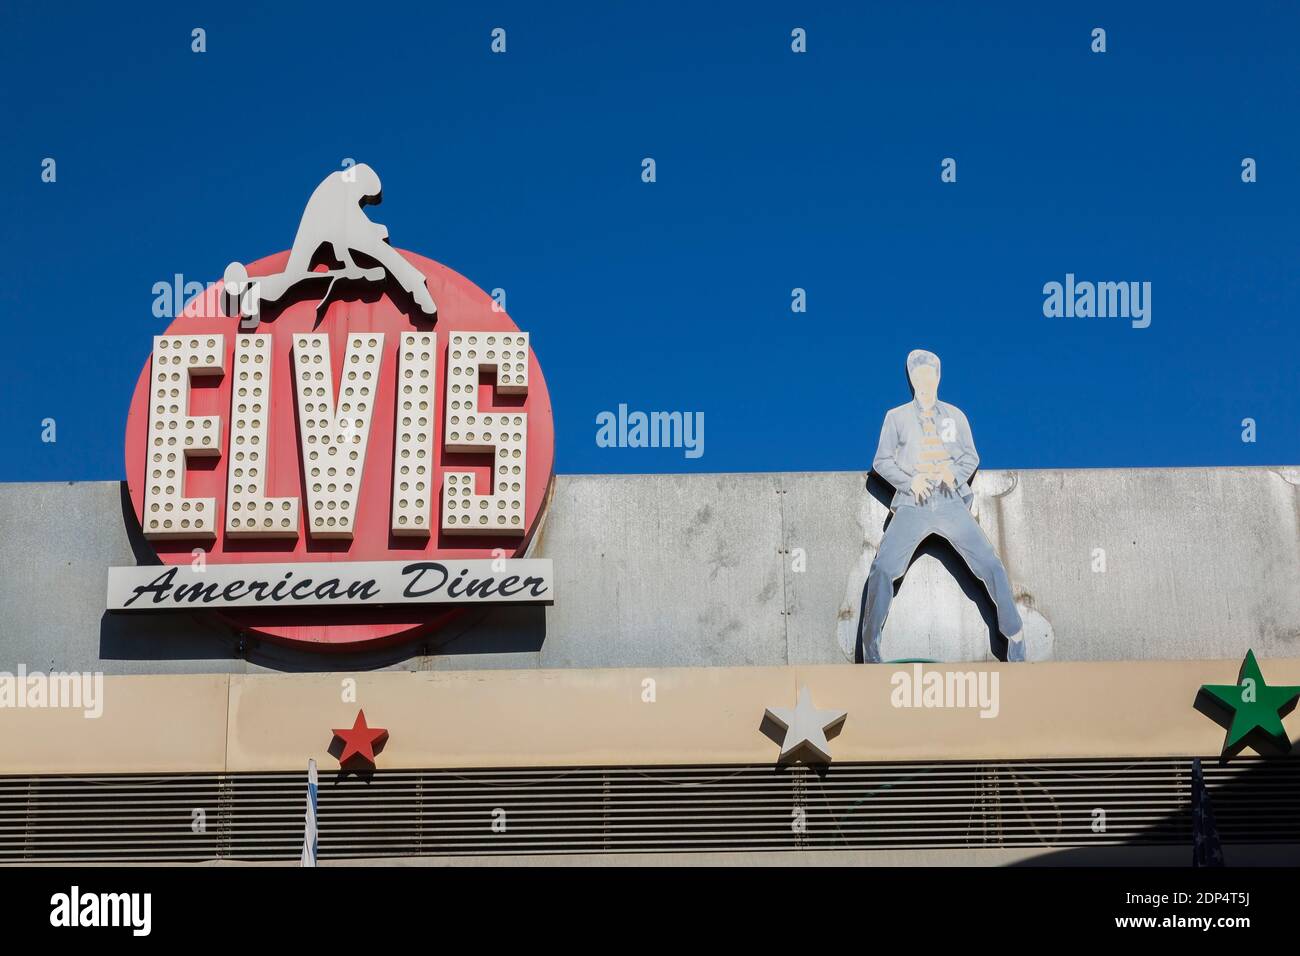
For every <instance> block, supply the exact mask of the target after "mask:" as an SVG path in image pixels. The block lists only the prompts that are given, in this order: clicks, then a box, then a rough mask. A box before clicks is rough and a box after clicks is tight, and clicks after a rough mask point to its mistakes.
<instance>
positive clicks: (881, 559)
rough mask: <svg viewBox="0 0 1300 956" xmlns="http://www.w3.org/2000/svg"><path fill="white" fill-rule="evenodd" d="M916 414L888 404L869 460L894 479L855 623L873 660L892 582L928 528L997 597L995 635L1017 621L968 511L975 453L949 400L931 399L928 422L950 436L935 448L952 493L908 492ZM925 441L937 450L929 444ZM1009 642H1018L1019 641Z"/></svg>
mask: <svg viewBox="0 0 1300 956" xmlns="http://www.w3.org/2000/svg"><path fill="white" fill-rule="evenodd" d="M922 414H923V412H922V409H921V407H920V406H919V405H918V404H917V403H916V402H915V401H911V402H908V403H907V404H906V405H900V406H898V408H893V409H890V411H889V414H887V415H886V416H885V425H884V427H883V428H881V430H880V444H879V446H878V447H877V449H876V458H875V461H874V462H872V468H873V469H874V470H875V472H876V473H877V474H878V475H880V477H882V478H884V479H885V480H886V481H888V482H889V483H890V484H891V485H893V486H894V488H895V493H894V500H893V501H892V502H891V503H890V506H889V507H890V510H891V511H893V512H894V517H893V520H892V521H890V522H889V525H888V527H887V528H886V529H885V534H884V537H883V538H882V539H881V541H880V548H879V550H878V551H877V552H876V557H875V560H874V561H872V562H871V570H870V571H869V572H868V574H867V597H866V608H865V611H864V613H863V615H862V621H861V622H860V625H859V626H860V628H861V630H860V634H861V640H862V651H863V654H862V657H863V660H864V661H866V662H867V663H879V662H880V661H881V659H882V657H881V646H880V645H881V637H882V635H883V632H884V628H885V619H886V618H887V617H888V616H889V605H890V603H891V602H892V601H893V597H894V582H895V581H898V580H899V579H900V578H902V577H903V575H904V574H905V573H906V572H907V566H908V564H909V563H910V562H911V560H912V555H913V554H915V553H916V549H917V547H918V546H920V544H921V542H922V541H924V540H925V539H926V538H927V537H928V536H929V535H931V534H938V535H941V536H943V537H944V538H946V539H947V540H948V542H949V543H950V544H951V545H952V546H953V549H954V550H955V551H956V552H957V553H958V554H959V555H960V556H961V558H962V560H963V561H965V562H966V566H967V567H969V568H970V570H971V573H973V574H974V575H975V577H977V578H978V579H979V580H980V582H981V583H982V584H983V585H984V587H985V589H986V590H987V591H988V593H989V596H990V597H991V598H993V602H994V604H996V605H997V614H998V630H999V631H1001V632H1002V635H1003V636H1004V637H1011V636H1012V635H1014V634H1019V633H1020V630H1021V627H1022V626H1023V622H1022V621H1021V619H1020V612H1019V610H1018V609H1017V608H1016V601H1015V597H1014V595H1013V593H1012V590H1011V581H1010V579H1009V578H1008V577H1007V570H1006V568H1005V567H1004V566H1003V565H1002V561H1001V559H999V558H998V556H997V553H996V552H995V551H994V550H993V545H992V544H991V543H990V542H989V539H988V536H987V535H986V534H985V533H984V532H983V530H981V528H980V526H979V524H978V523H977V522H976V521H975V516H974V515H972V514H971V513H970V503H971V500H972V498H973V497H974V496H973V495H972V493H971V490H970V478H971V475H973V474H974V473H975V469H976V467H978V466H979V462H980V459H979V455H977V454H976V453H975V440H974V438H972V437H971V431H970V423H969V422H967V421H966V416H965V415H963V414H962V412H961V409H959V408H957V407H956V406H955V405H949V404H947V403H946V402H935V406H934V410H933V413H932V415H933V425H932V427H934V428H935V429H936V430H937V432H938V433H939V436H940V438H941V439H942V438H943V436H944V435H949V436H950V437H951V441H948V440H944V441H943V449H944V453H945V454H946V457H947V460H948V461H949V462H950V464H949V467H950V468H951V469H952V475H953V477H954V478H955V479H956V480H957V495H954V494H952V492H951V491H949V490H948V489H946V488H944V487H942V486H937V487H935V488H934V490H933V492H932V493H931V494H930V496H929V497H928V498H926V500H925V502H924V503H923V504H917V501H916V496H915V495H913V494H912V479H913V478H914V477H915V476H916V473H917V462H918V461H919V460H920V453H921V451H922V448H923V446H924V444H925V443H924V437H925V426H924V424H923V423H922ZM930 448H931V450H932V451H936V450H937V446H935V445H931V446H930ZM931 460H933V459H931ZM958 495H960V497H958ZM1017 646H1018V647H1023V645H1022V644H1021V645H1017ZM1018 659H1023V658H1018Z"/></svg>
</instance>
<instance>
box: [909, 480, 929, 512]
mask: <svg viewBox="0 0 1300 956" xmlns="http://www.w3.org/2000/svg"><path fill="white" fill-rule="evenodd" d="M912 497H914V498H915V499H916V503H917V504H918V505H919V504H920V503H921V502H923V501H925V499H926V498H928V497H930V479H929V478H927V477H925V475H917V476H916V477H915V478H913V479H912Z"/></svg>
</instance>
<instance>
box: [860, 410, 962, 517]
mask: <svg viewBox="0 0 1300 956" xmlns="http://www.w3.org/2000/svg"><path fill="white" fill-rule="evenodd" d="M920 412H921V407H920V406H919V405H918V404H917V403H916V401H915V400H912V401H910V402H908V403H907V404H906V405H899V406H898V407H897V408H891V409H890V410H889V412H888V413H887V414H886V415H885V424H884V426H883V427H882V428H881V429H880V444H878V445H877V446H876V458H875V461H873V462H872V463H871V467H872V470H874V471H875V473H876V474H878V475H879V476H880V477H881V478H884V479H885V481H887V482H889V483H890V484H891V485H893V486H894V500H893V501H891V502H890V503H889V509H890V510H891V511H896V510H898V506H899V505H902V504H913V505H914V504H916V498H915V497H914V496H913V494H912V479H913V478H915V477H916V462H917V455H918V454H919V453H920V451H921V447H922V441H921V439H922V432H921V419H920ZM934 419H935V424H936V425H937V426H938V429H939V436H940V438H943V437H944V435H946V434H949V433H951V436H952V441H944V443H943V447H944V450H946V451H947V452H948V457H950V458H951V459H952V462H953V464H952V474H953V477H954V478H956V479H957V493H958V494H959V495H961V498H962V500H963V501H964V502H966V504H967V505H969V504H970V502H971V498H972V497H973V496H972V494H971V490H970V484H969V482H970V478H971V475H973V474H975V469H976V468H978V467H979V463H980V456H979V455H978V454H976V452H975V439H974V438H973V437H972V436H971V431H970V422H968V421H966V415H965V413H964V412H962V410H961V409H960V408H958V407H957V406H956V405H949V404H948V403H947V402H940V401H936V402H935V403H934ZM949 421H951V422H952V427H951V429H950V428H948V427H947V426H948V422H949Z"/></svg>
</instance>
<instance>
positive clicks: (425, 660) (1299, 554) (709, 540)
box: [0, 467, 1300, 674]
mask: <svg viewBox="0 0 1300 956" xmlns="http://www.w3.org/2000/svg"><path fill="white" fill-rule="evenodd" d="M864 478H865V476H864V475H863V474H860V473H843V472H841V473H805V474H750V475H665V476H606V477H588V476H560V477H558V478H557V479H556V487H555V495H554V501H553V503H552V506H551V508H550V511H549V513H548V515H547V517H546V523H545V526H544V527H543V529H542V531H541V532H540V533H539V535H538V537H537V540H536V542H535V544H534V550H533V554H534V555H535V556H539V557H551V558H553V559H554V560H555V564H556V574H557V577H558V593H559V600H558V601H557V603H556V604H555V606H554V607H551V608H545V609H543V608H514V609H506V610H497V611H486V612H475V613H474V614H471V615H466V616H465V617H463V618H462V619H460V620H459V621H457V622H456V623H455V624H453V625H451V626H450V627H448V628H447V629H445V630H444V631H442V632H441V633H439V634H438V635H435V636H432V637H428V638H421V639H418V640H417V641H416V642H414V643H410V644H407V645H405V646H399V647H394V648H389V649H386V650H383V651H378V652H371V653H367V654H360V655H337V654H336V655H326V656H320V655H308V654H304V653H301V652H298V651H295V650H293V649H287V648H284V647H281V646H278V645H274V644H270V643H268V642H259V641H255V640H254V641H245V642H243V643H242V646H241V641H240V639H239V637H238V635H236V634H235V633H234V632H233V631H232V630H231V628H229V627H228V626H227V625H225V624H224V623H222V622H221V621H220V620H218V619H216V618H212V617H208V616H205V615H196V614H192V613H179V614H158V615H129V616H118V615H108V614H106V613H105V612H104V610H103V608H104V587H105V579H106V573H107V571H106V569H107V568H108V567H109V566H110V565H114V564H130V563H133V562H136V561H142V560H147V559H148V547H147V545H145V544H144V543H143V542H142V541H141V540H140V538H139V536H138V532H137V531H136V530H135V529H134V527H133V525H134V519H133V518H130V517H129V508H128V507H127V506H126V503H125V498H124V495H123V492H122V488H121V486H120V485H119V484H118V483H115V482H92V483H76V484H39V485H34V484H7V485H0V670H10V671H12V670H14V669H15V668H16V667H17V665H18V664H20V663H21V664H24V665H26V666H27V667H28V668H29V669H40V670H51V669H57V670H102V671H104V672H106V673H109V674H132V673H254V672H259V671H266V670H271V671H276V670H280V671H304V670H328V671H338V670H347V669H354V668H392V669H401V670H435V669H474V668H497V667H548V668H555V667H560V668H565V667H677V666H738V665H774V664H818V663H843V662H845V661H850V660H852V659H853V651H854V637H855V635H856V627H857V619H858V615H859V612H860V605H861V600H862V588H863V583H864V581H865V578H866V571H867V568H868V567H869V566H870V562H871V558H872V556H873V555H874V553H875V548H876V546H877V544H878V543H879V541H880V536H881V529H882V527H883V525H884V522H885V519H886V517H887V515H888V510H887V508H886V506H885V503H886V502H887V501H888V489H885V488H883V487H881V486H880V485H879V484H878V483H877V481H876V480H875V479H873V480H872V482H871V483H870V484H868V483H866V482H865V481H864ZM975 490H976V501H975V512H976V515H977V517H978V520H979V522H980V524H981V525H982V526H983V527H984V529H985V531H986V532H987V533H988V535H989V537H990V539H991V540H992V541H993V543H994V545H995V546H996V548H997V550H998V552H999V553H1000V554H1001V555H1002V556H1003V558H1004V560H1005V562H1006V565H1007V568H1008V571H1009V572H1010V575H1011V579H1012V582H1013V585H1014V589H1015V593H1016V596H1017V599H1018V601H1019V603H1020V605H1021V609H1022V612H1023V615H1024V617H1025V620H1026V628H1027V630H1026V632H1027V635H1028V640H1029V654H1030V658H1031V660H1046V659H1054V660H1061V661H1069V660H1082V661H1098V660H1137V659H1236V660H1240V658H1241V657H1242V655H1243V654H1244V653H1245V651H1246V649H1247V648H1253V649H1254V650H1255V652H1256V654H1258V655H1259V656H1260V657H1265V658H1267V657H1297V656H1300V469H1297V468H1282V467H1279V468H1189V469H1142V470H1137V469H1133V470H1062V471H1050V470H1043V471H1019V472H983V473H981V474H980V475H979V476H977V479H976V482H975ZM1098 549H1100V551H1101V552H1104V560H1105V570H1104V571H1094V570H1093V568H1094V566H1095V565H1097V563H1098V562H1099V561H1100V555H1099V552H1098ZM801 567H802V568H803V569H802V570H799V568H801ZM992 622H993V615H992V608H991V604H990V602H989V601H988V598H987V596H986V595H985V594H984V593H983V589H982V587H981V586H980V585H979V583H978V582H977V581H975V580H974V579H973V577H972V576H971V575H970V574H969V572H968V571H967V570H966V568H965V566H964V564H962V562H961V560H960V558H958V557H957V556H956V555H955V554H954V553H953V552H952V551H951V549H949V548H948V547H947V545H946V544H944V543H942V542H938V541H933V540H932V541H931V542H929V543H927V544H926V545H925V546H923V548H922V552H921V553H920V554H919V556H918V557H917V559H916V561H915V562H914V564H913V566H912V567H911V569H910V570H909V572H908V574H907V576H906V578H905V579H904V580H903V582H902V584H901V586H900V588H899V592H898V597H897V599H896V601H895V603H894V607H893V611H892V613H891V616H890V619H889V623H888V625H887V627H886V632H885V642H884V652H885V655H886V656H887V657H889V658H895V659H897V658H910V657H924V658H931V659H940V660H953V661H956V660H990V659H993V658H994V656H995V655H998V654H1000V653H1001V652H1002V646H1001V645H1002V642H1001V641H1000V639H999V638H997V637H996V635H995V633H994V631H995V628H994V627H993V626H992Z"/></svg>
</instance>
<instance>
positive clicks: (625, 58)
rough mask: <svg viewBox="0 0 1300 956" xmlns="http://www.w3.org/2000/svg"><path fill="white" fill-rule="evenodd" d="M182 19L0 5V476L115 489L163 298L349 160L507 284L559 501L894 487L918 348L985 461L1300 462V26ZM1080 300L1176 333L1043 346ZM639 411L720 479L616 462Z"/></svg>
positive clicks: (1053, 20) (978, 9) (1167, 15)
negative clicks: (546, 400) (1046, 291)
mask: <svg viewBox="0 0 1300 956" xmlns="http://www.w3.org/2000/svg"><path fill="white" fill-rule="evenodd" d="M180 6H181V5H174V4H167V5H164V4H156V5H152V7H151V6H150V5H147V4H146V5H136V6H134V7H131V8H128V7H126V6H121V5H113V4H106V5H105V4H96V5H91V4H84V5H74V4H60V5H58V6H57V7H53V6H51V5H48V4H36V3H23V4H21V5H20V4H15V3H7V4H5V6H4V9H3V11H0V117H2V118H3V123H4V129H5V148H4V149H3V150H0V176H3V181H4V183H5V189H4V198H5V203H4V211H5V213H6V214H5V215H4V216H2V217H0V258H2V261H3V263H4V265H3V269H4V273H5V279H6V281H4V282H3V283H2V284H0V310H3V313H4V320H5V327H6V330H7V332H6V336H5V348H4V349H3V351H2V352H0V389H2V390H3V403H4V407H5V408H6V409H7V411H8V414H6V415H4V416H0V480H9V481H21V480H31V481H35V480H40V481H51V480H73V479H117V478H121V477H122V476H123V464H122V439H123V430H124V425H125V418H126V411H127V406H128V403H129V400H130V396H131V388H132V385H133V383H134V380H135V377H136V375H137V374H138V373H139V370H140V368H141V366H142V365H143V363H144V361H145V359H146V357H147V355H148V352H149V347H150V339H151V336H152V335H154V334H156V333H157V332H158V331H160V329H161V327H162V326H163V325H164V323H162V322H160V320H158V319H155V318H154V317H153V315H152V311H151V310H152V304H153V299H154V294H153V292H152V287H153V284H154V283H155V282H157V281H159V280H166V279H170V277H171V276H172V275H173V274H174V273H178V272H179V273H182V274H184V275H185V276H186V277H187V278H188V279H201V280H204V281H211V280H215V279H217V278H218V277H220V275H221V273H222V270H223V269H224V267H225V265H226V263H227V262H229V261H230V260H232V259H240V260H242V261H251V260H252V259H255V258H259V257H261V256H263V255H266V254H269V253H271V252H275V251H278V250H281V249H285V248H287V247H288V246H289V244H290V242H291V241H292V237H293V232H294V229H295V227H296V225H297V219H298V216H299V215H300V214H301V211H302V206H303V203H304V202H305V200H306V197H307V196H308V195H309V193H310V191H311V189H312V188H313V186H314V185H315V184H316V183H317V182H318V181H319V180H320V179H321V178H322V177H323V176H324V175H325V174H326V173H328V172H329V171H331V170H333V169H337V168H339V165H340V163H341V162H342V160H343V159H344V158H345V157H353V158H355V159H357V160H358V161H361V162H366V163H369V164H370V165H371V166H373V167H374V168H375V169H376V170H377V171H378V172H379V174H380V176H381V177H382V178H383V181H384V187H385V188H384V193H385V202H384V204H383V206H381V207H379V209H378V210H375V211H374V213H373V217H374V218H375V219H376V220H378V221H381V222H383V223H385V224H386V225H387V226H388V227H389V229H390V231H391V235H392V238H393V242H394V244H395V245H398V246H402V247H405V248H410V249H414V250H416V251H419V252H422V253H424V254H425V255H428V256H430V257H431V258H434V259H437V260H439V261H441V262H443V263H445V264H447V265H448V266H450V267H451V268H453V269H456V270H457V271H459V272H461V273H463V274H464V275H466V276H468V277H469V278H470V279H472V280H473V281H474V282H476V283H477V284H478V285H480V286H482V287H484V288H486V289H491V288H494V287H502V288H504V289H506V291H507V295H508V306H509V311H510V313H511V316H512V317H513V318H514V319H515V321H516V322H517V323H518V324H519V325H520V326H521V327H522V328H524V329H526V330H528V331H530V332H531V333H532V336H533V344H534V348H535V349H536V351H537V354H538V357H539V359H540V361H541V364H542V367H543V369H544V371H545V374H546V377H547V382H548V384H549V386H550V390H551V395H552V400H553V403H554V408H555V413H556V431H557V450H556V451H557V457H556V467H557V470H558V471H560V472H564V473H580V472H668V471H784V470H803V469H815V470H826V469H865V468H866V467H868V465H869V463H870V459H871V455H872V452H873V450H874V446H875V441H876V437H877V434H878V430H879V427H880V421H881V419H882V417H883V415H884V412H885V411H886V409H888V408H889V407H891V406H893V405H896V404H899V403H901V402H902V401H905V400H906V399H907V390H906V383H905V377H904V372H903V359H904V357H905V355H906V353H907V351H908V350H909V349H910V348H912V347H915V346H923V347H927V348H931V349H933V350H935V351H936V352H938V353H939V355H940V356H941V357H942V358H943V360H944V380H943V385H942V388H941V397H942V398H944V399H947V400H950V401H952V402H954V403H955V404H957V405H959V406H961V407H962V408H964V409H965V411H966V412H967V414H968V416H969V417H970V419H971V422H972V424H973V427H974V431H975V438H976V441H977V444H978V446H979V449H980V452H981V455H982V457H983V461H984V465H985V467H991V468H996V467H1031V468H1032V467H1092V466H1107V467H1110V466H1116V467H1129V466H1143V465H1147V466H1165V465H1238V464H1240V465H1247V464H1280V463H1296V462H1300V398H1297V394H1296V378H1297V376H1296V370H1297V364H1298V363H1297V354H1298V353H1300V331H1297V317H1298V315H1300V282H1298V279H1297V276H1298V270H1297V251H1298V247H1300V231H1298V230H1297V224H1300V217H1298V216H1297V211H1298V210H1300V185H1298V180H1300V123H1297V117H1300V84H1297V83H1296V80H1295V77H1296V68H1297V58H1296V53H1295V37H1296V36H1297V35H1298V30H1297V28H1298V27H1300V13H1297V9H1298V8H1297V7H1296V5H1295V4H1292V3H1285V2H1261V3H1256V4H1249V5H1245V6H1233V5H1227V4H1197V3H1178V4H1174V3H1168V4H1166V3H1142V4H1124V3H1070V4H1050V5H1049V4H1041V3H1028V2H1026V3H1004V4H971V3H962V2H937V3H925V4H898V3H890V4H885V3H866V4H861V3H854V4H849V3H845V4H832V3H817V4H794V3H745V4H730V3H729V4H703V3H689V4H687V3H680V4H679V3H673V2H664V3H655V4H636V3H623V2H605V3H591V4H581V5H573V4H536V3H517V4H516V3H505V4H503V3H483V4H478V3H476V4H462V5H456V6H451V5H443V4H423V3H422V4H409V5H407V4H400V3H390V4H372V5H366V4H355V3H339V4H331V3H312V4H287V3H286V4H267V5H260V8H259V9H257V10H255V11H251V12H234V11H232V9H231V6H232V5H229V4H225V3H197V4H185V5H184V7H185V8H186V9H184V10H182V9H179V7H180ZM194 27H203V28H204V29H205V30H206V31H207V44H208V51H207V52H206V53H203V54H195V53H192V52H191V50H190V43H191V40H190V31H191V29H192V28H194ZM494 27H502V28H504V29H505V30H506V31H507V53H505V54H504V55H494V54H492V53H491V52H490V50H489V42H490V32H491V30H492V29H493V28H494ZM795 27H803V28H804V29H806V30H807V36H808V41H807V42H808V52H807V53H806V54H802V55H800V54H795V53H793V52H792V51H791V49H790V31H791V30H792V29H793V28H795ZM1094 27H1104V28H1105V29H1106V31H1107V47H1108V49H1107V52H1106V53H1104V54H1094V53H1092V52H1091V51H1090V49H1089V47H1090V32H1091V30H1092V29H1093V28H1094ZM45 157H54V158H55V159H56V160H57V163H58V167H57V171H58V179H57V182H55V183H53V184H50V183H42V182H41V177H40V173H41V161H42V159H43V158H45ZM644 157H653V158H654V159H655V161H656V164H657V180H658V181H657V182H655V183H652V184H647V183H643V182H642V181H641V161H642V159H643V158H644ZM945 157H953V158H955V159H956V160H957V182H956V183H942V182H941V181H940V175H939V174H940V162H941V160H942V159H944V158H945ZM1243 157H1253V158H1255V159H1256V160H1257V162H1258V178H1259V181H1258V182H1256V183H1252V184H1245V183H1243V182H1242V181H1241V161H1242V159H1243ZM1067 272H1072V273H1074V274H1075V275H1076V276H1077V277H1078V278H1079V279H1081V280H1083V279H1089V280H1094V281H1147V282H1150V283H1151V284H1152V322H1151V325H1150V327H1149V328H1146V329H1134V328H1132V327H1131V326H1130V323H1129V322H1128V321H1126V320H1123V319H1049V318H1045V317H1044V316H1043V311H1042V305H1043V293H1042V288H1043V285H1044V283H1046V282H1049V281H1053V280H1055V281H1062V280H1063V279H1064V277H1065V274H1066V273H1067ZM795 287H802V288H804V289H806V290H807V301H808V310H807V312H806V313H803V314H794V313H792V312H791V310H790V301H791V290H792V289H793V288H795ZM619 404H626V405H628V406H629V407H630V408H631V409H640V410H645V411H653V410H680V411H692V412H696V411H698V412H703V413H704V415H705V422H706V430H705V453H704V455H703V456H702V457H700V458H693V459H688V458H686V457H685V456H684V454H683V452H682V450H680V449H609V448H600V447H598V446H597V444H596V441H595V435H596V430H597V428H596V422H595V419H596V416H597V415H598V414H599V413H600V412H602V411H606V410H615V409H617V407H618V405H619ZM1247 417H1249V418H1254V419H1255V420H1256V421H1257V423H1258V424H1257V429H1258V435H1257V439H1258V440H1257V441H1256V442H1255V443H1254V444H1247V443H1243V442H1242V440H1241V430H1242V429H1241V421H1242V419H1243V418H1247ZM45 418H54V419H55V420H56V422H57V427H58V441H57V442H55V443H52V444H49V443H43V442H42V441H41V422H42V420H43V419H45Z"/></svg>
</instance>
